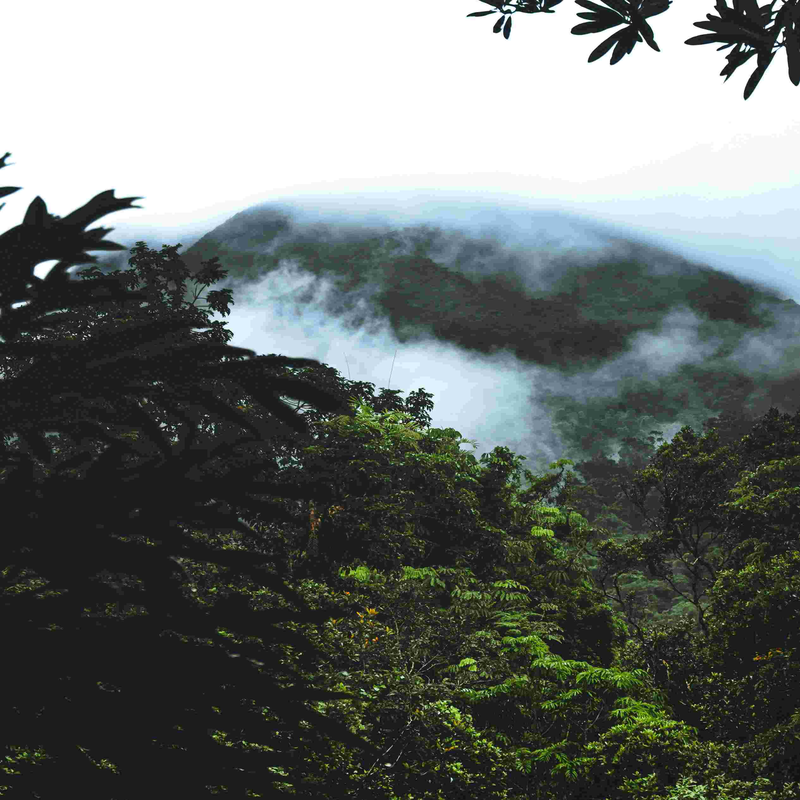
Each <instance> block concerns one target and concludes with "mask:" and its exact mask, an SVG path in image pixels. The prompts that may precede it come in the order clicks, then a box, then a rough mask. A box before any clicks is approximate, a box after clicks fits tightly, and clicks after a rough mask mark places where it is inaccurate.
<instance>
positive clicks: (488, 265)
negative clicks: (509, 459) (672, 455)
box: [183, 201, 800, 466]
mask: <svg viewBox="0 0 800 800" xmlns="http://www.w3.org/2000/svg"><path fill="white" fill-rule="evenodd" d="M479 212H483V213H482V214H481V213H479ZM442 220H444V221H442ZM542 226H545V228H546V232H547V233H548V234H550V235H552V234H553V233H555V235H556V236H560V235H567V236H572V238H573V242H572V243H573V245H574V247H573V249H572V250H568V251H563V252H557V251H556V250H555V249H552V248H551V249H547V248H546V247H544V246H543V245H539V246H536V245H535V243H534V242H535V239H534V236H533V234H534V233H535V232H536V231H539V230H540V229H541V227H542ZM598 242H600V243H601V244H600V245H598ZM603 244H605V247H603V246H602V245H603ZM213 256H218V257H219V260H220V263H221V264H222V265H223V267H224V268H225V269H227V270H229V279H230V285H235V286H237V289H236V290H235V292H234V298H237V297H241V296H242V294H241V293H242V292H244V295H245V297H246V298H248V299H247V300H246V302H251V300H250V298H253V297H262V296H263V295H265V294H266V293H267V290H266V289H265V288H262V287H264V286H265V284H264V281H265V280H266V279H267V277H268V276H270V275H271V276H272V277H273V278H274V279H276V280H277V278H278V276H283V278H284V279H285V280H283V282H281V281H278V283H277V284H276V283H274V282H273V283H271V284H270V286H271V287H274V286H279V287H281V288H280V290H279V291H278V292H277V293H275V292H273V293H272V295H271V302H273V303H278V304H280V305H281V306H283V307H285V308H287V307H293V308H294V311H295V313H298V314H303V313H304V309H306V308H308V307H310V306H311V305H315V307H316V308H317V309H319V314H320V316H321V317H324V318H326V319H335V320H337V322H338V324H340V325H341V326H342V327H343V328H344V329H347V330H350V331H359V330H361V329H368V330H369V329H373V328H374V327H375V326H377V325H384V326H386V328H387V330H388V331H389V332H390V333H391V336H392V337H393V341H394V342H395V343H397V344H399V345H400V346H401V347H402V346H405V347H413V346H422V345H425V344H426V343H431V342H432V343H436V344H437V345H442V346H446V347H447V348H448V352H452V353H454V354H457V355H455V356H454V357H458V358H461V359H470V360H472V361H474V360H476V359H477V360H481V359H483V360H485V361H486V363H487V364H488V365H490V366H491V365H492V364H496V366H497V369H498V371H499V370H501V369H505V370H509V369H512V370H516V371H517V373H519V372H520V371H522V373H529V375H530V380H528V381H526V379H524V378H520V384H521V385H520V386H519V387H518V389H519V391H521V392H523V393H524V394H526V395H527V398H528V401H529V407H528V408H527V414H528V416H529V419H527V420H526V425H525V426H524V428H525V430H527V431H528V432H530V431H532V430H534V431H535V436H534V437H531V436H530V435H528V436H527V437H526V438H527V440H523V434H521V433H520V430H521V428H520V427H519V425H518V422H517V421H516V420H514V419H512V418H511V417H509V418H508V419H507V420H506V427H505V430H506V432H507V431H508V430H509V429H510V428H513V429H514V431H515V437H516V439H515V442H514V444H516V445H517V446H516V447H513V446H512V449H514V450H515V452H518V453H525V454H527V455H529V456H531V457H532V460H533V464H528V466H533V465H534V464H542V463H543V461H544V460H547V459H552V458H554V457H570V458H573V459H574V458H576V457H578V458H580V457H584V458H586V457H592V456H594V455H598V454H605V455H610V456H611V457H612V458H613V457H614V456H615V454H616V452H615V451H616V450H618V449H619V447H620V443H621V442H622V441H623V439H624V438H625V437H628V436H634V437H637V438H642V439H643V438H645V437H646V434H647V433H648V432H649V431H651V430H659V431H661V432H662V435H664V436H665V438H666V439H669V438H670V437H671V436H673V435H674V434H675V432H677V430H679V429H680V428H681V427H682V426H683V425H686V424H690V425H692V426H693V427H694V428H695V430H697V431H699V430H702V423H703V422H704V421H705V420H707V419H708V418H710V417H715V416H717V415H719V414H720V413H721V412H723V411H725V410H729V411H736V412H745V413H747V414H749V415H751V416H758V415H761V414H763V413H765V412H766V411H767V410H768V409H769V408H770V407H771V406H775V407H777V408H778V409H779V410H780V411H783V412H787V413H794V412H795V410H796V407H797V402H796V400H795V398H796V397H797V394H798V392H797V390H798V388H800V372H798V370H797V368H796V366H795V364H796V357H795V356H794V351H795V344H794V340H795V338H796V335H797V331H798V325H799V324H800V306H798V304H797V303H795V302H794V301H792V300H782V299H781V298H780V296H779V295H778V293H777V292H775V291H773V290H771V289H770V288H769V287H766V286H763V285H760V284H759V283H758V282H756V281H750V282H746V281H744V280H743V279H742V278H741V277H736V276H733V275H731V274H728V273H726V272H724V271H721V270H719V269H714V268H711V267H709V266H706V265H704V264H701V263H697V262H694V261H689V260H687V259H686V258H683V257H681V256H678V255H675V254H674V253H671V252H670V251H668V250H666V249H663V248H660V247H655V246H652V245H650V244H647V243H643V242H641V241H637V240H636V239H634V238H632V237H626V236H624V235H623V234H622V233H620V232H619V231H616V230H614V229H611V228H608V227H604V226H598V225H594V224H592V223H590V222H585V221H582V220H581V219H580V218H577V217H570V216H569V215H564V214H549V215H544V214H538V215H537V214H532V213H531V212H530V211H527V212H520V211H518V210H516V209H512V210H511V211H510V212H508V211H507V210H506V209H497V208H489V209H477V210H476V209H473V210H472V214H471V215H470V214H468V213H467V211H465V210H461V211H460V212H459V213H457V214H452V213H451V214H450V215H449V217H448V216H447V215H446V214H444V213H441V214H439V215H437V214H436V212H431V211H430V210H426V209H425V208H421V209H418V213H417V215H416V219H415V220H408V219H407V220H400V222H399V223H394V224H393V223H392V222H391V220H390V219H389V218H388V217H385V216H381V214H380V213H378V212H376V214H374V215H373V216H372V217H370V216H369V215H365V213H364V210H363V208H360V207H357V206H354V208H353V210H352V211H351V212H348V210H347V209H342V208H341V207H340V208H339V209H338V210H337V211H331V210H330V209H328V210H326V209H324V208H322V209H321V207H320V206H319V205H313V204H309V203H306V204H303V203H302V202H301V201H297V202H296V203H294V204H290V203H267V204H262V205H258V206H254V207H252V208H248V209H247V210H245V211H242V212H241V213H238V214H236V215H234V216H233V217H231V219H229V220H228V221H226V222H225V223H224V224H222V225H219V226H218V227H216V228H214V229H213V230H211V231H209V232H208V233H207V234H206V235H205V236H203V237H202V238H200V239H199V240H198V241H196V242H195V243H194V244H193V245H192V246H191V247H190V248H189V249H188V250H187V251H186V252H185V253H184V254H183V259H184V262H185V263H186V265H187V267H188V268H189V269H190V271H191V272H196V270H197V269H199V268H200V264H201V262H202V261H205V260H207V259H209V258H211V257H213ZM289 275H292V276H294V277H295V278H296V279H297V280H295V281H294V282H293V283H292V281H289V280H288V278H287V276H289ZM300 278H302V280H301V279H300ZM290 284H291V288H288V287H289V285H290ZM220 285H222V284H218V286H220ZM240 302H241V300H240ZM264 326H265V327H264V330H265V333H266V332H268V331H269V325H268V323H266V322H265V323H264ZM244 346H250V345H247V344H245V345H244ZM392 349H394V345H393V346H392ZM286 353H287V354H291V355H310V354H309V353H305V352H303V353H301V352H294V351H290V350H289V349H286ZM312 357H313V356H312ZM477 388H478V389H481V390H483V389H488V390H489V397H488V402H491V400H492V390H491V387H477ZM502 388H503V387H501V386H498V387H496V391H495V393H494V395H493V399H494V400H495V402H496V404H497V405H498V406H500V407H502V406H505V405H506V404H507V399H508V398H507V396H506V394H507V393H506V392H505V391H502ZM478 394H479V392H478V391H476V401H477V398H478ZM436 399H437V398H436V397H434V402H436ZM480 402H483V403H486V402H487V396H486V393H485V392H482V397H481V400H480ZM518 409H519V405H517V406H516V408H515V411H517V410H518ZM434 413H435V412H434ZM455 427H458V426H457V425H456V426H455ZM459 430H462V429H461V428H459ZM462 433H464V435H465V436H466V435H468V432H467V431H464V430H462ZM496 443H497V442H496ZM502 443H506V442H502ZM492 446H493V445H492ZM509 446H511V445H510V444H509ZM483 449H484V450H489V449H491V447H485V448H483Z"/></svg>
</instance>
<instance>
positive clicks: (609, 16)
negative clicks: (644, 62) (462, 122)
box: [467, 0, 800, 100]
mask: <svg viewBox="0 0 800 800" xmlns="http://www.w3.org/2000/svg"><path fill="white" fill-rule="evenodd" d="M481 2H482V3H486V4H487V5H490V6H494V9H493V10H492V11H475V12H473V13H472V14H467V16H468V17H485V16H486V15H487V14H495V13H498V12H499V13H500V18H499V19H498V20H497V21H496V22H495V24H494V27H493V28H492V31H493V32H494V33H500V31H502V32H503V36H504V37H505V38H506V39H508V37H509V36H510V35H511V24H512V21H513V17H512V15H513V14H514V13H516V12H518V11H519V12H522V13H523V14H538V13H544V14H553V13H555V12H554V11H553V8H554V7H555V6H557V5H559V3H561V0H519V2H517V3H505V2H503V1H502V0H481ZM575 2H576V3H577V4H578V5H579V6H581V7H583V8H587V9H589V11H588V12H584V13H579V14H578V16H579V17H581V18H582V19H588V20H589V22H584V23H582V24H580V25H576V26H575V27H574V28H573V29H572V31H571V33H573V34H574V35H576V36H583V35H585V34H587V33H600V32H601V31H605V30H608V29H609V28H615V27H617V26H618V25H625V27H624V28H623V29H622V30H620V31H617V32H616V33H614V34H612V35H611V36H609V37H608V38H607V39H605V40H604V41H603V42H602V43H601V44H599V45H598V46H597V47H596V48H595V49H594V50H592V52H591V54H590V55H589V63H590V64H591V63H592V61H597V59H599V58H602V57H603V56H604V55H605V54H606V53H607V52H608V51H609V50H610V49H611V48H612V47H613V48H614V52H613V53H612V55H611V64H612V65H613V64H616V63H617V62H619V61H620V60H621V59H622V58H623V57H624V56H625V55H626V54H630V53H632V52H633V48H634V47H635V46H636V43H637V42H641V41H642V37H644V41H646V42H647V44H648V45H650V47H652V48H653V50H655V51H657V52H661V51H660V50H659V49H658V45H657V44H656V40H655V35H654V33H653V29H652V28H651V27H650V25H649V23H648V22H647V20H648V18H649V17H654V16H656V15H657V14H661V13H663V12H664V11H666V10H667V9H668V8H669V7H670V5H672V0H601V2H603V3H605V6H607V7H604V6H603V5H599V4H598V3H592V2H590V0H575ZM732 3H733V7H732V8H729V7H728V6H727V5H726V0H717V3H716V10H717V13H718V14H719V16H714V15H713V14H706V18H707V21H705V22H695V23H694V24H695V26H696V27H698V28H702V29H704V30H708V31H712V33H706V34H703V35H701V36H693V37H692V38H691V39H687V40H686V41H685V44H689V45H698V44H715V43H718V42H721V43H722V46H721V47H719V48H717V49H718V50H724V49H726V48H728V47H733V48H734V49H733V51H732V52H730V53H729V54H728V55H727V56H726V57H725V58H726V60H727V61H728V65H727V66H726V67H725V68H724V69H723V70H722V72H720V75H724V76H725V80H726V81H727V80H728V78H730V76H731V75H732V74H733V73H734V72H735V70H736V69H737V68H738V67H740V66H742V64H744V63H745V62H746V61H748V60H749V59H750V58H752V56H754V55H755V56H757V60H758V65H757V66H756V68H755V70H754V71H753V73H752V75H751V76H750V78H749V79H748V81H747V84H746V86H745V88H744V99H745V100H747V98H748V97H750V95H751V94H752V93H753V91H754V90H755V88H756V86H758V82H759V81H760V80H761V78H762V77H763V76H764V73H765V72H766V70H767V67H769V65H770V64H771V63H772V59H773V57H774V56H775V53H776V52H778V49H780V48H781V47H783V48H785V49H786V59H787V61H788V69H789V80H790V81H791V82H792V83H793V84H794V85H795V86H797V85H798V84H800V2H798V0H784V3H783V5H782V6H781V8H780V9H779V10H778V11H776V12H774V11H773V10H772V8H773V6H774V5H775V0H772V2H771V3H769V4H768V5H766V6H761V7H759V5H758V0H732ZM781 32H783V40H782V41H781V42H778V36H779V35H780V33H781ZM773 48H778V49H773Z"/></svg>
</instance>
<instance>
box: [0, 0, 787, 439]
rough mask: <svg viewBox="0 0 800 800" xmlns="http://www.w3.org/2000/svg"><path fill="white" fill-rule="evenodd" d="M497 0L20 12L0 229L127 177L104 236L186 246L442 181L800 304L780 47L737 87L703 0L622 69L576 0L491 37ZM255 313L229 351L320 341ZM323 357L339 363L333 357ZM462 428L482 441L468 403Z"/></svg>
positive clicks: (10, 64) (52, 5) (380, 371)
mask: <svg viewBox="0 0 800 800" xmlns="http://www.w3.org/2000/svg"><path fill="white" fill-rule="evenodd" d="M488 9H489V6H487V5H485V4H483V3H480V2H478V0H436V2H417V3H413V2H402V1H401V0H393V2H389V1H388V0H377V1H376V2H372V3H368V4H343V3H335V2H330V0H304V2H303V3H301V4H292V3H277V2H237V0H229V2H227V3H223V4H220V3H208V2H191V3H189V2H177V1H176V0H170V2H164V1H163V0H161V1H160V2H152V0H137V2H136V3H135V4H134V5H131V4H130V3H108V2H94V1H93V0H82V1H81V2H80V3H79V4H74V3H72V4H70V3H63V2H54V0H45V2H39V3H12V4H10V5H7V6H6V7H5V8H4V9H3V29H4V31H5V32H6V36H4V37H3V38H4V42H3V56H4V62H5V64H6V65H7V74H9V80H7V81H6V83H5V85H4V89H3V91H4V96H3V100H2V103H3V110H4V114H3V124H2V141H0V155H2V153H4V152H6V151H7V150H8V151H10V152H11V157H10V158H9V159H7V161H8V162H11V164H13V166H11V167H8V168H7V169H4V170H2V171H1V172H0V185H13V186H22V187H23V188H22V189H21V191H19V192H17V193H15V194H13V195H11V196H9V197H7V198H4V199H5V203H6V205H5V207H4V208H3V209H2V212H1V213H2V223H3V224H2V229H3V230H7V229H8V228H10V227H12V226H14V225H17V224H19V222H20V221H21V220H22V217H23V216H24V213H25V210H26V209H27V207H28V204H29V203H30V201H31V200H33V199H34V198H35V197H36V196H37V195H39V196H41V197H42V198H43V199H44V200H45V202H46V204H47V208H48V210H49V211H50V213H53V214H58V215H60V216H65V215H67V214H68V213H70V212H72V211H73V210H75V209H76V208H78V207H79V206H81V205H83V204H84V203H86V202H87V201H88V200H90V199H91V198H92V197H93V196H94V195H96V194H98V193H99V192H101V191H104V190H106V189H114V190H115V193H116V196H117V197H131V196H141V197H143V198H144V199H142V200H139V201H136V202H137V204H138V205H140V206H142V208H141V209H133V210H128V211H121V212H118V213H115V214H111V215H109V216H107V217H104V218H102V219H101V220H99V221H98V223H96V225H97V226H104V227H113V228H114V232H113V233H111V234H109V235H108V236H107V237H106V238H107V239H110V240H113V241H117V242H120V243H123V244H126V245H127V244H130V243H133V242H135V241H136V240H137V239H139V238H144V239H145V240H147V241H148V243H149V244H150V246H151V247H155V248H156V249H160V246H161V244H162V243H166V244H177V243H178V242H181V243H182V244H183V250H185V249H186V248H188V247H189V246H190V245H191V244H193V242H194V241H196V240H197V238H199V237H200V236H201V235H203V234H204V233H206V232H208V231H209V230H210V229H211V228H213V227H214V226H216V225H218V224H220V223H222V222H224V221H225V220H226V219H228V218H229V217H230V216H232V215H233V214H235V213H236V212H238V211H241V210H243V209H245V208H248V207H250V206H252V205H254V204H256V203H259V202H264V201H267V200H275V199H284V198H288V197H297V196H301V195H303V194H316V195H319V194H323V193H325V194H328V195H329V196H333V197H334V198H335V196H336V195H340V194H344V193H346V192H354V191H368V192H373V193H380V195H381V197H380V202H382V203H384V204H385V203H391V202H392V190H409V189H419V190H427V189H437V190H438V189H447V190H452V191H454V192H457V193H459V194H460V195H462V196H463V197H466V198H468V199H470V198H476V199H477V198H479V197H489V196H493V197H494V196H497V195H498V194H500V195H504V196H507V197H510V196H514V197H515V198H524V199H526V200H527V201H529V202H530V203H531V204H533V205H538V206H540V207H548V208H559V209H562V210H567V211H574V212H576V213H581V214H583V215H586V214H589V215H591V216H592V217H593V218H594V219H596V220H598V221H604V222H611V223H616V224H622V225H624V227H625V228H626V229H627V230H629V231H631V232H646V233H649V234H653V235H657V236H660V237H661V238H660V239H659V240H658V241H660V242H662V243H665V244H668V245H669V246H670V247H672V249H675V250H677V251H679V252H682V253H684V254H685V255H689V256H694V257H702V258H703V259H704V260H705V262H706V263H709V264H710V265H712V266H718V267H720V268H725V269H728V270H730V271H732V272H734V273H737V274H740V275H742V276H744V277H753V278H758V279H760V280H762V281H765V282H767V283H769V284H770V285H772V286H774V287H775V289H776V290H777V291H779V292H780V293H781V294H782V295H784V296H786V297H791V298H792V299H794V300H795V301H797V302H800V271H799V270H798V268H797V266H796V263H797V262H798V256H800V241H799V240H800V223H798V209H799V208H800V188H799V187H800V159H798V158H797V152H798V143H799V142H798V134H800V127H799V126H798V123H799V122H800V102H799V101H800V87H795V86H793V85H792V84H791V82H790V81H789V79H788V75H787V67H786V56H785V53H784V52H783V51H781V52H780V53H779V54H778V55H777V56H776V57H775V59H774V60H773V63H772V64H771V66H770V67H769V69H768V70H767V73H766V75H765V76H764V78H763V79H762V80H761V83H760V84H759V86H758V87H757V89H756V91H755V92H754V94H753V95H752V96H751V97H750V98H749V99H748V100H747V101H744V99H743V98H742V92H743V89H744V86H745V83H746V82H747V79H748V78H749V76H750V74H751V72H752V71H753V69H754V67H755V58H753V59H751V60H750V61H748V62H747V64H746V65H745V66H743V67H740V68H739V69H738V70H737V72H736V73H735V74H734V76H733V77H732V78H730V79H729V80H728V82H727V83H724V82H723V78H722V77H721V76H720V75H719V72H720V71H721V70H722V68H723V67H724V66H725V65H726V63H727V62H726V60H725V55H726V54H727V53H728V52H729V51H727V50H726V51H722V52H718V51H717V49H716V45H703V46H688V45H685V44H684V43H683V42H684V40H685V39H688V38H689V37H691V36H695V35H700V34H702V33H704V31H702V30H701V29H699V28H696V27H694V26H693V25H692V23H693V22H695V21H701V20H704V19H705V14H706V13H711V12H712V11H713V10H714V8H713V2H712V0H702V1H701V2H695V3H674V4H673V6H672V7H670V8H669V9H668V10H667V11H666V12H664V13H663V14H661V15H658V16H656V17H653V18H652V19H651V20H650V23H651V27H652V28H653V31H654V33H655V38H656V41H657V43H658V45H659V47H660V49H661V52H660V53H657V52H655V51H653V50H652V49H650V47H648V46H647V44H646V43H645V42H641V43H638V44H637V45H636V47H635V49H634V51H633V53H631V54H629V55H626V56H625V57H624V58H623V59H622V61H621V62H619V63H618V64H616V65H614V66H613V67H611V66H610V65H609V60H610V54H606V56H604V57H603V58H602V59H601V60H599V61H597V62H594V63H592V64H588V63H587V58H588V56H589V53H590V52H591V51H592V50H593V49H594V48H595V47H596V46H597V45H599V44H600V42H601V41H602V40H603V39H604V38H606V36H608V35H610V33H612V32H613V31H608V32H606V33H603V34H598V35H587V36H574V35H572V34H571V33H570V32H569V31H570V28H572V27H573V26H574V25H576V24H579V23H581V22H583V21H584V20H582V19H580V18H578V17H577V16H576V14H577V13H578V12H581V11H583V10H585V9H582V8H581V7H579V6H577V5H576V4H575V3H574V2H570V0H567V2H564V3H562V4H561V5H559V6H557V7H556V9H555V12H554V13H553V14H534V15H529V14H515V15H514V23H513V29H512V33H511V37H510V39H509V40H505V39H504V38H503V36H502V34H493V33H492V31H491V28H492V25H493V21H494V20H495V19H496V18H497V15H494V16H488V17H479V18H467V17H466V15H467V14H469V13H471V12H473V11H482V10H488ZM9 70H10V73H9ZM12 113H13V114H14V115H15V116H12ZM105 137H107V138H105ZM349 202H351V201H350V200H347V199H345V198H342V203H343V207H344V209H345V210H346V209H347V204H348V203H349ZM375 202H376V203H377V202H378V198H377V197H376V200H375ZM93 227H94V226H93ZM145 232H146V233H147V235H144V233H145ZM151 236H152V239H151ZM156 240H157V241H156ZM94 255H97V256H100V257H102V256H103V255H104V254H103V253H102V252H100V251H97V252H95V253H94ZM46 271H47V266H46V265H41V266H40V267H39V268H38V269H37V274H43V272H44V273H46ZM245 312H246V308H245V307H244V306H242V305H237V306H235V310H234V311H233V313H232V315H231V316H230V317H228V318H226V319H227V320H228V322H229V326H230V328H231V329H232V330H234V333H235V336H234V339H233V340H232V344H234V345H242V346H246V347H253V348H254V349H256V350H258V352H285V353H286V354H288V355H296V356H310V357H319V356H318V355H316V353H318V352H320V350H319V346H318V343H317V342H313V341H312V340H311V339H309V338H308V336H306V335H305V334H302V333H300V332H297V331H294V332H292V331H287V332H285V334H284V336H283V337H281V338H280V340H279V344H280V346H281V347H282V348H283V349H279V347H278V345H276V344H274V341H265V340H264V339H262V338H258V339H254V335H253V331H252V330H251V328H250V326H249V325H248V326H245V325H244V323H243V319H244V317H243V316H242V315H244V314H245ZM304 337H305V338H304ZM351 344H352V345H353V346H354V347H355V346H357V345H356V343H355V342H351ZM395 344H396V343H394V342H390V341H387V342H383V343H379V344H376V345H375V346H376V347H377V348H378V351H379V352H378V351H376V352H377V354H378V356H379V357H376V358H373V359H366V360H365V361H364V362H363V363H362V365H361V370H360V371H357V372H358V374H353V375H352V377H353V379H359V380H372V381H373V382H375V383H376V386H382V385H385V383H386V376H387V374H388V372H387V369H386V367H387V366H388V364H387V363H384V362H385V361H386V358H387V357H388V358H391V356H392V354H393V353H394V351H395ZM384 351H385V352H384ZM349 352H351V357H350V360H349V366H350V368H351V369H352V367H353V363H354V362H353V357H352V350H350V351H349ZM387 354H388V355H387ZM322 360H324V361H326V363H330V364H331V365H332V366H335V367H336V368H337V369H339V371H340V372H342V373H343V374H345V375H346V374H347V372H346V369H345V363H344V359H343V358H341V352H340V353H339V354H338V355H337V357H336V359H334V358H332V357H331V358H329V359H327V358H323V359H322ZM398 361H402V359H401V357H400V356H398ZM409 375H411V372H408V373H405V378H404V372H403V367H402V365H399V366H395V369H394V373H393V376H392V383H391V386H392V387H393V388H402V389H403V390H404V392H405V391H410V390H412V389H414V388H416V385H417V384H419V383H420V382H419V381H416V380H413V381H412V380H411V378H410V377H408V376H409ZM417 377H418V376H417ZM406 378H407V379H408V381H407V385H404V380H405V379H406ZM477 379H478V378H476V380H477ZM440 383H443V384H444V388H440V389H439V390H437V392H436V397H435V398H434V400H435V402H436V403H437V407H439V406H440V404H441V403H442V402H445V404H446V398H445V397H444V396H443V395H442V392H443V391H444V390H445V389H446V388H447V385H446V382H444V381H440ZM453 383H454V384H455V377H454V378H453ZM412 384H414V385H412ZM422 385H425V386H426V388H427V389H428V390H429V391H430V390H432V388H433V387H432V386H431V385H429V384H426V383H425V382H424V381H422ZM437 407H435V408H434V423H433V424H434V425H436V424H437V423H438V422H439V421H437V419H436V417H437V413H436V410H437ZM441 424H442V425H443V426H444V424H448V425H453V426H454V427H459V426H458V424H457V423H456V422H454V420H441ZM459 429H460V430H462V433H464V435H469V436H475V435H476V433H475V431H473V430H471V429H470V425H469V424H467V423H464V421H463V419H462V426H461V427H459ZM485 444H487V443H486V442H483V443H482V445H481V448H480V450H481V451H484V450H486V449H490V448H487V447H485V446H484V445H485Z"/></svg>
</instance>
